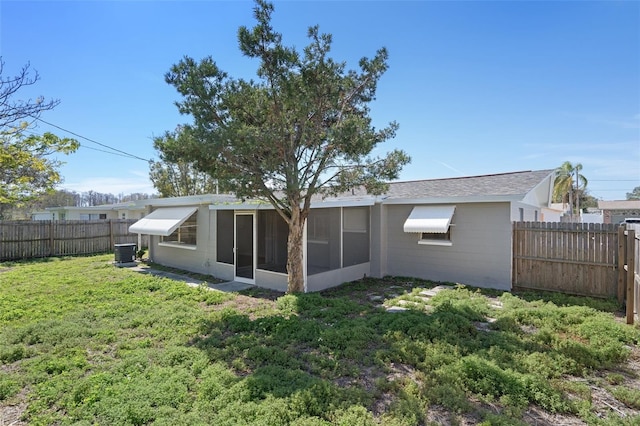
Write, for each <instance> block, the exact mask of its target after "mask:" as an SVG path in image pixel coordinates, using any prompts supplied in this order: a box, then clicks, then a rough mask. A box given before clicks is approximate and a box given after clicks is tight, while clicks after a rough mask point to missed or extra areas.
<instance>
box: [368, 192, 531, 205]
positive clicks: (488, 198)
mask: <svg viewBox="0 0 640 426" xmlns="http://www.w3.org/2000/svg"><path fill="white" fill-rule="evenodd" d="M525 195H526V194H517V195H514V194H510V195H470V196H464V197H421V198H387V199H385V200H382V201H381V202H380V204H447V203H509V202H513V201H522V199H523V198H524V196H525Z"/></svg>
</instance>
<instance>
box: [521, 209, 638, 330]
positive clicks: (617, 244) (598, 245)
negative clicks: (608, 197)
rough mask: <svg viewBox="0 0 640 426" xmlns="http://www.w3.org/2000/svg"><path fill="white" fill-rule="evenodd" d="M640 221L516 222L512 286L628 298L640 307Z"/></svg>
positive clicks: (634, 311)
mask: <svg viewBox="0 0 640 426" xmlns="http://www.w3.org/2000/svg"><path fill="white" fill-rule="evenodd" d="M638 233H640V226H637V225H626V227H625V226H620V225H617V224H598V223H584V224H583V223H550V222H514V224H513V271H512V284H513V289H514V290H524V289H526V290H545V291H557V292H561V293H568V294H577V295H582V296H591V297H615V298H617V299H618V302H619V303H620V304H623V303H624V302H625V300H626V310H627V322H628V323H629V324H632V323H633V321H634V317H635V320H636V321H638V312H640V309H639V306H640V272H639V270H640V265H639V263H640V259H639V256H640V236H638Z"/></svg>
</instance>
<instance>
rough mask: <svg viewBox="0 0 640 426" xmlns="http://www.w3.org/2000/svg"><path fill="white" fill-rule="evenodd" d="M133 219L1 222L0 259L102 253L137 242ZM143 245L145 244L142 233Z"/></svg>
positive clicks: (146, 237) (145, 238)
mask: <svg viewBox="0 0 640 426" xmlns="http://www.w3.org/2000/svg"><path fill="white" fill-rule="evenodd" d="M135 222H136V219H110V220H89V221H87V220H63V221H51V220H35V221H22V220H20V221H0V261H2V260H16V259H30V258H36V257H49V256H69V255H79V254H93V253H105V252H110V251H113V247H114V244H124V243H136V244H137V243H138V235H137V234H130V233H129V226H131V225H132V224H133V223H135ZM142 246H143V247H147V246H148V236H147V235H143V241H142Z"/></svg>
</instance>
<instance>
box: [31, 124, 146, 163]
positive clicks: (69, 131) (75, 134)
mask: <svg viewBox="0 0 640 426" xmlns="http://www.w3.org/2000/svg"><path fill="white" fill-rule="evenodd" d="M31 117H32V118H35V119H36V120H38V121H41V122H42V123H44V124H48V125H49V126H52V127H55V128H56V129H60V130H62V131H63V132H67V133H69V134H72V135H74V136H76V137H79V138H81V139H84V140H86V141H89V142H91V143H95V144H96V145H100V146H102V147H105V148H108V149H110V150H112V151H116V152H119V153H120V154H115V153H113V152H110V151H103V152H106V153H108V154H114V155H121V156H123V157H129V158H133V159H136V160H141V161H144V162H145V163H148V162H149V161H151V160H149V159H146V158H142V157H138V156H137V155H134V154H130V153H128V152H125V151H122V150H120V149H117V148H113V147H110V146H109V145H106V144H103V143H100V142H98V141H95V140H93V139H89V138H87V137H85V136H82V135H79V134H77V133H75V132H72V131H71V130H67V129H65V128H62V127H60V126H56V125H55V124H53V123H49V122H48V121H44V120H43V119H42V118H38V117H33V116H31ZM85 148H89V147H87V146H85ZM90 149H94V150H96V151H101V150H99V149H96V148H90Z"/></svg>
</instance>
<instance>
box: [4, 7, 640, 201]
mask: <svg viewBox="0 0 640 426" xmlns="http://www.w3.org/2000/svg"><path fill="white" fill-rule="evenodd" d="M274 4H275V13H274V17H273V26H274V28H275V29H276V30H277V31H279V32H281V33H282V34H283V38H284V42H285V43H286V44H288V45H294V46H296V47H297V48H298V49H302V48H303V47H304V46H305V45H306V44H307V39H306V30H307V28H308V27H309V26H310V25H315V24H318V25H319V26H320V30H321V32H326V33H331V34H332V35H333V40H334V43H333V49H332V52H333V53H332V56H333V57H334V58H335V59H337V60H340V61H346V62H347V68H357V61H358V59H359V58H361V57H362V56H368V57H371V56H373V55H374V54H375V52H376V50H377V49H378V48H380V47H382V46H384V47H386V48H387V49H388V51H389V55H390V59H389V66H390V68H389V70H388V71H387V73H386V74H385V75H384V76H383V77H382V80H381V82H380V84H379V87H378V92H377V100H376V101H375V102H374V103H373V104H372V105H371V115H372V117H373V119H374V122H375V123H376V125H377V126H384V125H386V123H388V122H389V121H392V120H395V121H397V122H398V123H399V124H400V129H399V131H398V133H397V136H396V138H395V139H393V140H391V141H389V142H387V143H385V144H383V145H382V146H381V151H387V150H390V149H393V148H402V149H404V150H405V151H407V152H408V153H409V154H410V155H411V157H412V158H413V161H412V163H411V164H410V165H409V166H407V167H405V169H404V170H403V172H402V174H401V180H414V179H429V178H444V177H456V176H469V175H478V174H491V173H502V172H509V171H518V170H532V169H533V170H535V169H546V168H555V167H557V166H559V165H560V164H561V163H562V162H564V161H566V160H569V161H571V162H579V163H582V165H583V174H584V175H585V176H586V177H587V178H588V179H589V181H590V182H589V187H588V188H589V189H590V193H591V194H592V195H594V196H595V197H597V198H600V199H624V198H625V193H626V192H630V191H631V190H632V189H633V188H634V187H635V186H638V185H640V2H637V1H617V2H616V1H604V2H591V1H575V2H569V1H564V2H554V1H531V2H523V1H492V2H483V1H473V2H460V1H450V2H446V1H440V2H433V1H407V2H402V1H393V2H392V1H276V2H274ZM252 8H253V3H252V2H245V1H233V2H230V1H206V0H203V1H60V2H57V1H29V0H20V1H11V0H2V1H0V55H1V56H2V58H3V60H4V62H5V75H9V74H14V73H16V72H17V71H18V70H19V68H20V67H21V66H23V65H24V64H25V63H26V62H30V63H31V67H32V68H33V69H35V70H37V71H38V72H39V74H40V77H41V80H40V81H39V82H38V84H37V85H36V86H34V87H30V88H28V89H25V90H24V91H22V92H21V94H22V95H24V96H30V97H32V98H35V97H36V96H38V95H43V96H45V97H46V98H57V99H60V101H61V103H60V105H59V106H58V107H57V108H56V109H55V110H53V111H49V112H46V113H45V114H44V115H43V116H42V118H43V119H44V120H46V121H48V122H50V123H52V124H55V125H57V126H60V127H62V128H64V129H67V130H70V131H72V132H74V133H77V134H79V135H82V136H84V137H87V138H90V139H93V140H95V141H97V142H100V143H102V144H105V145H108V146H111V147H113V148H116V149H120V150H122V151H125V152H128V153H131V154H135V155H137V156H139V157H142V158H145V159H147V158H149V159H150V158H155V157H156V153H155V151H154V150H153V146H152V137H153V136H154V135H156V136H157V135H161V134H162V133H163V132H164V131H166V130H172V129H174V128H175V127H176V125H178V124H180V123H184V122H187V121H189V117H185V116H181V115H180V114H179V113H178V112H177V109H176V107H175V106H174V104H173V102H174V101H176V100H178V94H177V92H176V91H175V89H174V88H173V87H172V86H169V85H168V84H166V83H165V82H164V74H165V73H166V72H167V71H168V70H169V68H170V67H171V65H172V64H175V63H177V62H178V61H179V60H180V59H181V58H182V57H183V56H184V55H188V56H191V57H193V58H195V59H201V58H203V57H205V56H207V55H211V56H212V57H213V58H214V60H215V61H216V62H217V64H218V65H219V66H220V67H221V68H222V69H223V70H225V71H227V72H228V73H229V74H230V75H231V76H233V77H243V78H251V77H254V76H255V69H256V62H255V61H252V60H250V59H248V58H245V57H243V56H242V55H241V54H240V52H239V50H238V43H237V29H238V27H239V26H241V25H246V26H249V27H251V26H253V25H254V22H255V21H254V19H253V15H252ZM36 131H37V132H45V131H53V132H54V133H56V134H58V135H60V136H71V135H69V134H67V133H65V132H63V131H61V130H59V129H56V128H51V127H50V126H48V125H44V124H40V125H39V127H38V128H37V129H36ZM79 140H80V142H81V143H82V144H83V147H82V148H80V150H79V151H78V152H76V153H75V154H72V155H70V156H68V157H64V158H62V159H63V160H64V161H66V165H65V166H64V167H63V168H62V170H61V171H62V174H63V176H64V178H65V182H64V184H63V185H62V186H63V187H64V188H67V189H71V190H75V191H87V190H95V191H98V192H110V193H114V194H118V193H125V194H126V193H130V192H153V187H152V186H151V184H150V182H149V180H148V165H147V163H146V162H144V161H141V160H136V159H131V158H125V157H121V156H117V155H111V154H107V153H105V152H101V151H96V150H95V149H91V148H97V149H104V148H103V147H101V146H99V145H96V144H93V143H91V142H88V141H86V140H84V139H79Z"/></svg>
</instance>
